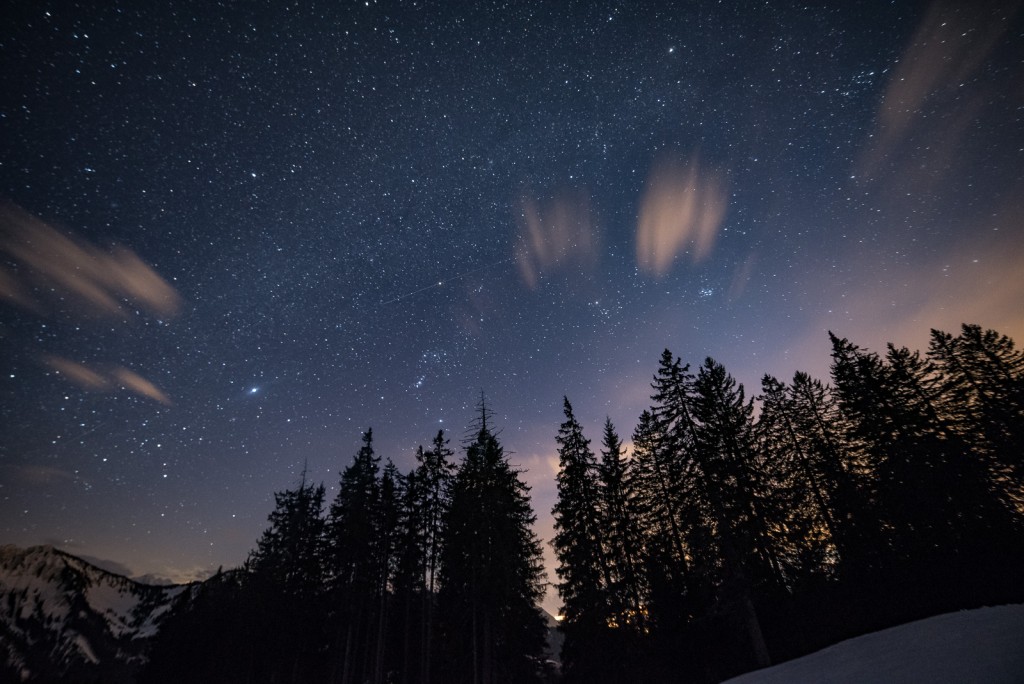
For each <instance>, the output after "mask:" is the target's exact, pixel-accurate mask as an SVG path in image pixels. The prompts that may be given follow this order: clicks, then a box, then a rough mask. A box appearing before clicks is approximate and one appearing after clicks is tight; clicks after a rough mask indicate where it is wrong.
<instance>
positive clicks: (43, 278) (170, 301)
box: [0, 205, 181, 318]
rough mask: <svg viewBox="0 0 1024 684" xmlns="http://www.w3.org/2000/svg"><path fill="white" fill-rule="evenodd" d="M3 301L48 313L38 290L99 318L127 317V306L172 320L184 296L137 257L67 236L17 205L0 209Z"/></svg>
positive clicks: (0, 291) (0, 274)
mask: <svg viewBox="0 0 1024 684" xmlns="http://www.w3.org/2000/svg"><path fill="white" fill-rule="evenodd" d="M0 254H3V255H5V256H6V257H7V258H8V259H9V260H10V261H11V262H13V265H5V266H0V298H2V299H4V300H6V301H7V302H8V303H10V304H14V305H16V306H20V307H23V308H27V309H30V310H32V311H34V312H36V313H43V312H44V311H45V310H46V308H47V307H46V304H45V303H44V302H43V301H41V300H40V299H39V298H38V297H36V296H34V294H33V293H34V291H36V290H43V291H47V292H50V293H52V296H53V297H55V298H57V299H62V298H63V299H66V300H69V301H71V302H74V303H76V304H77V305H79V307H81V308H80V309H79V310H80V311H84V312H88V313H91V314H93V315H100V316H114V317H121V318H123V317H126V316H127V315H128V309H127V308H126V307H125V303H126V302H129V301H130V302H132V303H133V304H135V305H136V306H138V307H141V308H142V309H145V310H147V311H149V312H151V313H153V314H156V315H160V316H173V315H174V314H176V313H177V312H178V310H179V309H180V307H181V297H180V296H179V295H178V293H177V292H176V291H175V289H174V288H173V287H171V285H170V284H169V283H168V282H167V281H166V280H164V279H163V278H161V277H160V275H159V274H158V273H157V272H156V271H154V270H153V269H152V268H151V267H150V266H148V265H147V264H146V263H144V262H143V261H142V259H140V258H139V257H138V255H137V254H135V253H134V252H132V251H131V250H129V249H126V248H124V247H118V246H115V247H112V248H110V249H109V250H103V249H100V248H98V247H95V246H93V245H90V244H88V243H86V242H84V241H83V240H80V239H77V238H75V237H72V236H70V235H68V234H65V233H62V232H60V231H58V230H56V229H55V228H53V227H51V226H50V225H48V224H46V223H44V222H43V221H41V220H39V219H38V218H36V217H35V216H32V215H31V214H29V213H28V212H26V211H24V210H22V209H20V208H18V207H15V206H12V205H5V206H0Z"/></svg>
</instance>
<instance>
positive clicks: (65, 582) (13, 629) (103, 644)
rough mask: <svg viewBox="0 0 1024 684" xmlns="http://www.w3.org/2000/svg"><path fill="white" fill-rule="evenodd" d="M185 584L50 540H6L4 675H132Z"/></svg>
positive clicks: (2, 555)
mask: <svg viewBox="0 0 1024 684" xmlns="http://www.w3.org/2000/svg"><path fill="white" fill-rule="evenodd" d="M187 590H188V586H187V585H178V586H152V585H147V584H140V583H138V582H135V581H133V580H130V579H128V578H126V577H122V576H120V575H115V574H113V573H110V572H107V571H106V570H102V569H100V568H98V567H96V566H94V565H91V564H89V563H87V562H86V561H84V560H82V559H81V558H77V557H75V556H72V555H71V554H68V553H65V552H63V551H60V550H58V549H55V548H53V547H52V546H34V547H31V548H28V549H22V548H18V547H15V546H0V680H4V681H7V680H8V678H11V681H58V680H59V681H103V682H113V683H117V682H130V681H132V674H133V672H134V670H135V669H136V668H137V667H138V666H139V665H140V664H141V663H142V662H143V660H144V658H145V651H146V646H147V642H148V641H149V638H150V637H152V636H154V635H155V634H156V631H157V629H158V627H159V625H160V621H161V619H162V618H163V617H164V616H165V615H166V614H167V612H168V611H169V610H170V608H171V606H172V603H173V602H174V599H175V598H176V597H177V596H179V595H180V594H181V593H182V592H183V591H187Z"/></svg>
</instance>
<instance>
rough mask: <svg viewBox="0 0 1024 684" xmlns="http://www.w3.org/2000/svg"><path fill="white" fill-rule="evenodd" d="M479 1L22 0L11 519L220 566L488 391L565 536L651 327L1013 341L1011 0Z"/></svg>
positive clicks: (450, 425) (0, 393) (820, 339)
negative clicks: (278, 516)
mask: <svg viewBox="0 0 1024 684" xmlns="http://www.w3.org/2000/svg"><path fill="white" fill-rule="evenodd" d="M471 5H472V6H469V7H463V6H461V5H460V6H456V5H455V4H448V3H440V4H437V3H423V2H372V1H371V2H359V3H316V2H312V3H298V2H296V3H245V4H238V3H220V2H217V3H191V2H186V3H173V4H172V5H168V6H164V7H149V6H142V5H137V4H130V3H122V2H110V3H103V6H102V7H93V6H92V5H91V4H89V3H56V2H27V1H20V0H19V1H17V2H14V3H13V4H11V3H8V5H7V6H6V8H5V9H4V10H2V11H0V13H2V14H3V21H2V22H0V27H2V28H0V64H2V65H3V66H2V68H0V201H2V202H3V211H2V225H0V238H2V242H0V269H2V270H0V276H2V278H0V295H2V297H0V349H2V355H0V358H2V361H0V371H2V375H0V424H2V428H0V435H2V436H0V541H3V542H6V543H18V544H34V543H44V542H49V543H55V544H57V545H59V546H61V547H62V548H65V549H67V550H69V551H72V552H76V553H82V554H88V555H91V556H94V557H98V558H104V559H113V560H116V561H118V562H120V563H123V564H125V565H127V566H128V567H130V568H131V569H132V570H133V571H134V572H137V573H140V574H141V573H154V574H158V575H163V576H167V577H173V578H174V579H179V580H180V579H185V578H188V577H194V576H202V575H204V574H205V573H208V572H210V571H211V570H214V569H216V567H217V566H219V565H224V566H232V565H236V564H238V563H240V562H241V561H242V560H244V558H245V555H246V553H247V552H248V550H249V549H251V548H252V546H253V544H254V543H255V540H256V538H257V537H258V535H259V533H260V531H261V530H262V529H263V527H264V524H265V518H266V515H267V513H268V512H269V511H270V509H271V507H272V501H273V500H272V493H273V492H274V491H275V490H279V489H283V488H285V487H288V486H290V485H292V484H294V482H295V481H296V479H297V478H298V477H299V474H300V473H301V472H302V470H303V468H304V467H305V465H306V464H307V463H308V467H309V471H310V472H311V473H312V474H313V476H314V477H315V478H316V479H322V480H324V482H325V483H326V484H327V485H328V487H331V486H333V485H336V484H337V473H338V471H339V470H340V469H341V468H343V467H344V466H345V465H346V464H347V463H348V461H349V459H350V458H351V456H352V455H353V454H354V453H355V451H356V449H357V448H358V444H359V439H360V435H361V433H362V431H363V430H365V429H366V428H367V427H372V428H373V430H374V436H375V438H376V440H377V447H378V452H379V453H380V454H381V455H382V456H384V457H385V458H391V459H393V460H394V461H395V462H396V464H398V466H399V467H400V469H402V470H406V469H407V468H408V467H409V465H410V464H411V462H412V460H413V452H414V449H415V447H416V445H418V444H421V443H427V442H429V441H430V439H431V438H432V437H433V435H434V434H435V433H436V430H437V429H438V428H439V427H440V428H443V429H445V430H446V431H449V436H450V437H451V438H452V439H453V443H458V441H459V440H460V439H461V438H462V436H463V433H464V430H465V427H466V425H467V424H468V423H469V421H470V420H471V418H472V415H473V406H474V405H475V403H476V402H477V400H478V397H479V393H480V391H481V390H483V391H485V392H486V394H487V397H488V400H489V402H490V403H491V405H492V407H493V408H494V410H495V412H496V420H497V422H498V423H499V424H500V426H501V427H502V429H503V432H502V433H501V440H502V442H503V443H504V445H505V447H506V449H507V450H510V451H512V452H514V454H515V455H514V456H513V462H518V463H520V464H521V465H522V467H524V468H527V469H529V474H528V476H527V479H528V480H529V481H530V482H531V484H532V486H533V488H534V489H533V494H534V505H535V509H536V511H537V512H538V514H539V515H540V517H541V521H540V523H539V528H538V529H539V532H540V534H541V536H542V537H543V538H545V539H549V538H550V533H549V526H550V520H549V516H548V512H549V511H550V508H551V505H552V503H553V496H554V481H553V476H554V470H553V468H554V465H553V463H554V461H553V457H554V450H555V444H554V435H555V432H556V431H557V427H558V424H559V422H560V420H561V409H560V407H561V400H562V396H563V395H568V396H569V398H570V400H572V402H573V404H574V406H575V408H576V414H577V416H579V417H580V419H581V420H582V421H583V423H584V426H585V428H586V429H588V430H589V431H590V432H589V435H588V436H589V437H590V438H591V439H596V438H598V437H599V428H600V426H601V424H602V423H603V420H604V417H605V416H606V415H608V416H610V417H611V418H612V420H613V422H615V424H616V425H617V427H618V428H619V431H620V433H621V434H622V435H623V437H626V436H628V435H629V434H630V433H631V432H632V429H633V427H634V424H635V421H636V419H637V416H638V415H639V413H640V412H641V411H642V410H643V409H644V408H645V407H646V406H647V405H648V403H649V400H648V395H649V382H650V378H651V375H652V374H653V372H654V369H655V366H656V362H657V358H658V356H659V354H660V352H661V350H662V349H664V348H665V347H668V348H670V349H671V350H672V351H673V352H674V353H675V354H677V355H680V356H682V357H683V359H684V360H688V361H690V362H694V363H700V362H701V361H702V360H703V358H704V357H705V356H707V355H711V356H714V357H715V358H716V359H718V360H720V361H722V362H723V363H724V364H725V365H726V367H727V368H728V369H729V370H730V371H731V372H732V373H733V374H734V375H736V376H737V377H738V378H739V379H740V380H741V381H742V382H744V383H745V384H746V385H747V388H748V392H749V393H753V394H756V391H757V388H758V386H759V385H758V383H759V380H760V376H761V375H762V374H763V373H765V372H771V373H773V374H776V375H778V376H780V377H783V378H786V377H791V375H792V373H793V372H794V371H795V370H798V369H801V370H807V371H809V372H811V373H812V374H814V375H816V376H818V377H822V378H823V379H824V378H827V368H828V365H827V364H828V356H827V355H828V344H827V337H826V331H827V330H829V329H831V330H834V331H835V332H836V333H837V334H839V335H842V336H848V337H850V338H851V339H852V340H853V341H855V342H856V343H858V344H861V345H864V346H868V347H873V348H879V347H881V346H882V345H884V343H885V342H887V341H893V342H896V343H899V344H907V345H910V346H921V345H923V344H924V342H925V339H926V336H927V333H928V329H929V328H930V327H938V328H944V329H947V330H955V329H956V328H957V327H958V326H959V324H960V323H961V322H965V321H967V322H977V323H980V324H982V325H984V326H986V327H993V328H996V329H998V330H1000V331H1001V332H1004V333H1006V334H1009V335H1011V336H1012V337H1014V338H1015V339H1017V340H1018V342H1020V341H1022V340H1024V309H1022V308H1021V306H1020V301H1021V297H1022V295H1024V275H1022V274H1024V268H1021V266H1022V264H1024V239H1022V237H1024V236H1022V231H1024V226H1022V218H1024V202H1022V200H1021V198H1022V197H1024V125H1022V124H1024V122H1022V116H1024V100H1022V98H1021V92H1022V91H1021V88H1020V84H1021V83H1022V82H1024V81H1022V77H1024V40H1022V38H1024V36H1022V31H1024V29H1022V25H1024V24H1022V12H1021V6H1020V3H1002V4H999V3H995V4H986V5H983V6H982V5H979V6H977V7H975V8H974V9H968V8H966V7H959V6H955V5H943V4H938V5H929V4H926V3H887V2H854V3H846V4H843V5H841V6H839V5H837V6H835V7H833V6H831V5H827V4H826V5H822V6H818V5H809V6H800V7H796V6H779V5H777V4H775V3H756V4H744V5H737V4H731V3H725V4H719V3H691V4H683V5H679V4H678V3H633V4H628V5H622V4H620V3H613V2H598V3H578V4H577V3H530V4H527V3H499V2H485V3H471ZM26 244H31V245H34V247H25V245H26ZM328 495H329V496H330V493H329V494H328Z"/></svg>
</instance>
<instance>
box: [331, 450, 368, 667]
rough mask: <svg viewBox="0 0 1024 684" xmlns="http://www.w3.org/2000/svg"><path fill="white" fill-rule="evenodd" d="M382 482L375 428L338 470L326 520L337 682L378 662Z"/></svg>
mask: <svg viewBox="0 0 1024 684" xmlns="http://www.w3.org/2000/svg"><path fill="white" fill-rule="evenodd" d="M380 488H381V483H380V457H379V456H377V455H376V454H375V452H374V450H373V431H372V430H367V431H366V432H365V433H364V434H363V445H362V447H360V449H359V451H358V452H357V453H356V455H355V457H354V459H353V461H352V463H351V464H350V465H349V466H348V467H346V468H345V469H344V471H342V473H341V481H340V483H339V486H338V494H337V495H336V496H335V499H334V501H333V503H332V504H331V508H330V514H329V517H328V523H327V525H328V529H327V539H328V546H329V553H330V563H331V565H330V569H331V574H330V578H329V586H330V587H331V593H332V603H333V606H334V608H335V611H336V613H335V623H336V626H337V636H336V642H335V644H334V649H333V650H334V653H335V664H334V671H333V675H332V679H334V680H335V681H338V682H341V684H350V683H352V682H362V681H366V680H370V679H371V678H372V677H373V675H374V670H375V665H376V648H375V636H376V628H377V620H376V617H377V609H378V607H379V600H380V596H379V594H378V590H379V577H380V568H379V560H380V556H379V554H378V551H377V546H378V523H379V519H378V510H379V504H380Z"/></svg>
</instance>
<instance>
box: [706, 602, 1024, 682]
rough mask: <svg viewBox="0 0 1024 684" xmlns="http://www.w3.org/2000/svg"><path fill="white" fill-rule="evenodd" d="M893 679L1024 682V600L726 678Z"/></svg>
mask: <svg viewBox="0 0 1024 684" xmlns="http://www.w3.org/2000/svg"><path fill="white" fill-rule="evenodd" d="M889 682H900V684H961V683H962V682H985V683H986V684H1020V683H1021V682H1024V605H1020V606H1018V605H1014V606H998V607H993V608H979V609H977V610H968V611H961V612H958V613H947V614H945V615H939V616H936V617H933V618H928V619H927V620H919V621H918V622H911V623H909V624H906V625H901V626H899V627H892V628H890V629H886V630H883V631H881V632H875V633H873V634H866V635H864V636H861V637H857V638H855V639H849V640H847V641H843V642H840V643H838V644H835V645H834V646H829V647H828V648H826V649H823V650H821V651H818V652H817V653H812V654H810V655H808V656H804V657H803V658H798V659H796V660H791V661H789V662H787V663H782V664H781V665H776V666H775V667H770V668H766V669H764V670H758V671H757V672H749V673H747V674H745V675H742V676H740V677H736V678H734V679H730V680H728V682H727V683H726V684H802V683H806V684H812V683H813V684H875V683H877V684H883V683H889Z"/></svg>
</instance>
